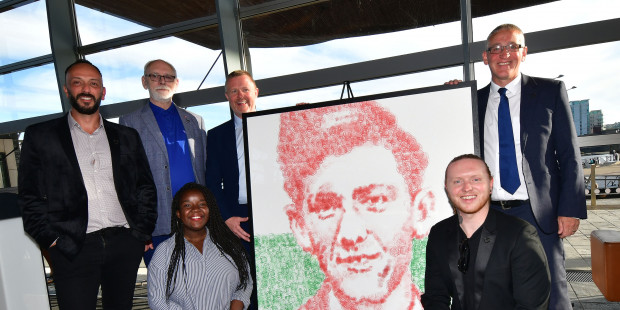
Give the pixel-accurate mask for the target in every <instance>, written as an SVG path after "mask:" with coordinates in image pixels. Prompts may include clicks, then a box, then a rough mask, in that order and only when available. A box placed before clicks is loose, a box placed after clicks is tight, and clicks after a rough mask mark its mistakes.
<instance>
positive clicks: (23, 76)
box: [0, 64, 62, 123]
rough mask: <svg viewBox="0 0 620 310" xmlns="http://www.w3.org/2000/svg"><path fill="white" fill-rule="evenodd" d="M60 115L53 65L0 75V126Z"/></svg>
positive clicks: (60, 107)
mask: <svg viewBox="0 0 620 310" xmlns="http://www.w3.org/2000/svg"><path fill="white" fill-rule="evenodd" d="M57 112H62V106H61V104H60V96H59V93H58V86H57V84H56V73H55V71H54V65H52V64H49V65H45V66H40V67H35V68H31V69H26V70H21V71H16V72H12V73H9V74H3V75H0V123H1V122H8V121H14V120H18V119H23V118H29V117H35V116H41V115H46V114H51V113H57Z"/></svg>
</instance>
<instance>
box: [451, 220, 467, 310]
mask: <svg viewBox="0 0 620 310" xmlns="http://www.w3.org/2000/svg"><path fill="white" fill-rule="evenodd" d="M452 218H453V220H452V222H453V225H450V227H452V228H451V229H450V230H449V231H446V234H447V236H448V237H447V244H448V246H447V248H448V249H449V250H448V262H450V263H449V264H448V265H449V266H450V273H451V274H452V278H453V279H454V285H455V286H456V293H457V296H458V302H459V303H460V308H461V309H465V304H463V301H465V286H464V282H463V273H462V272H461V271H459V269H458V267H457V262H458V261H459V231H458V225H459V224H458V218H457V216H456V215H455V216H453V217H452ZM453 302H454V301H453Z"/></svg>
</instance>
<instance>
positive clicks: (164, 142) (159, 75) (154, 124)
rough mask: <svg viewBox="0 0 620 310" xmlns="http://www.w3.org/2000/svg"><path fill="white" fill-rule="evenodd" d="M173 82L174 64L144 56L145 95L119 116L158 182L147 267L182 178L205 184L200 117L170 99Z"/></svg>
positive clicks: (166, 227)
mask: <svg viewBox="0 0 620 310" xmlns="http://www.w3.org/2000/svg"><path fill="white" fill-rule="evenodd" d="M178 86H179V79H178V78H177V71H176V69H175V68H174V66H172V65H171V64H170V63H168V62H166V61H163V60H161V59H157V60H151V61H149V62H147V63H146V65H144V75H143V76H142V87H144V89H146V90H148V91H149V100H148V101H147V102H145V103H144V106H142V107H141V108H140V109H138V110H136V111H135V112H132V113H130V114H127V115H123V116H121V118H120V119H119V123H120V124H121V125H125V126H129V127H132V128H135V129H136V130H137V131H138V133H139V134H140V139H141V140H142V144H143V145H144V149H145V150H146V155H147V157H148V159H149V165H150V166H151V172H152V173H153V179H154V180H155V186H156V187H157V214H158V216H157V224H156V225H155V230H154V231H153V235H152V239H151V242H149V243H148V244H147V248H148V250H147V251H146V252H144V263H145V264H146V266H147V267H148V265H149V263H150V261H151V257H153V253H154V252H155V248H156V247H157V245H159V244H160V243H161V242H163V241H164V240H166V239H168V237H169V236H170V219H171V214H170V206H171V204H172V197H173V196H174V194H176V192H177V191H178V190H179V189H180V188H181V187H182V186H183V185H185V184H186V183H190V182H195V183H198V184H202V185H204V184H205V161H206V140H207V134H206V132H205V130H204V121H203V120H202V117H200V116H199V115H197V114H194V113H192V112H189V111H187V110H185V109H181V108H179V107H178V106H177V105H176V104H175V103H174V102H173V101H172V95H174V93H175V92H176V90H177V87H178Z"/></svg>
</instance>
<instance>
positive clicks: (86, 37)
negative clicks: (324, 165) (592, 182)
mask: <svg viewBox="0 0 620 310" xmlns="http://www.w3.org/2000/svg"><path fill="white" fill-rule="evenodd" d="M76 16H77V20H78V28H79V32H80V38H81V40H82V43H83V44H85V45H86V44H90V43H94V42H99V41H102V40H106V39H111V38H114V37H119V36H123V35H127V34H132V33H137V32H140V31H144V30H147V28H145V27H142V26H139V25H136V24H133V23H131V22H128V21H126V20H122V19H119V18H116V17H113V16H110V15H107V14H103V13H101V12H97V11H93V10H90V9H87V8H85V7H81V6H79V5H76ZM0 17H1V18H0V29H10V31H3V32H2V34H1V35H0V65H6V64H10V63H13V62H16V61H21V60H25V59H29V58H32V57H37V56H41V55H46V54H49V53H50V48H49V39H48V30H47V17H46V14H45V2H44V1H37V2H34V3H31V4H28V5H24V6H22V7H19V8H17V9H14V10H11V11H8V12H3V13H2V14H0ZM618 17H620V1H617V0H563V1H556V2H553V3H550V4H545V5H540V6H536V7H531V8H526V9H521V10H515V11H510V12H505V13H501V14H496V15H491V16H487V17H482V18H476V19H474V20H473V34H474V41H479V40H484V39H486V35H487V34H488V32H490V31H491V30H492V29H493V28H494V27H495V26H497V25H499V24H501V23H515V24H517V25H519V26H520V27H521V28H522V29H523V31H524V32H525V33H526V44H527V33H528V32H534V31H540V30H544V29H550V28H557V27H564V26H568V25H575V24H581V23H587V22H593V21H599V20H606V19H613V18H618ZM460 41H461V38H460V25H459V23H457V22H454V23H447V24H441V25H436V26H431V27H424V28H418V29H413V30H407V31H399V32H393V33H388V34H382V35H374V36H365V37H356V38H348V39H340V40H333V41H329V42H325V43H321V44H316V45H311V46H303V47H291V48H261V49H256V48H253V49H250V54H251V57H252V66H253V68H252V71H253V73H254V76H255V78H256V79H257V80H260V79H262V78H267V77H273V76H279V75H284V74H291V73H297V72H304V71H310V70H316V69H321V68H328V67H333V66H339V65H344V64H350V63H356V62H360V61H367V60H372V59H378V58H384V57H390V56H396V55H402V54H408V53H414V52H419V51H424V50H429V49H436V48H441V47H447V46H452V45H458V44H460ZM218 54H219V51H213V50H209V49H206V48H204V47H201V46H198V45H196V44H193V43H189V42H186V41H183V40H181V39H177V38H165V39H160V40H155V41H151V42H147V43H142V44H137V45H133V46H129V47H122V48H118V49H114V50H109V51H104V52H100V53H97V54H93V55H87V56H86V58H87V59H88V60H90V61H92V62H93V63H95V64H96V65H97V66H98V67H99V68H100V69H101V71H102V73H103V76H104V84H105V86H106V88H107V95H106V98H105V100H104V101H103V102H102V104H111V103H117V102H123V101H128V100H135V99H141V98H146V97H147V96H148V93H147V91H146V90H144V89H143V88H142V86H141V84H140V76H141V75H142V70H143V65H144V63H145V62H146V61H148V60H151V59H156V58H162V59H165V60H167V61H169V62H171V63H172V64H174V65H175V67H176V69H177V72H178V76H179V79H180V85H179V92H183V91H192V90H196V89H197V88H198V85H199V84H200V81H201V80H202V79H203V78H204V76H205V74H206V73H207V71H208V70H209V68H210V67H211V65H212V64H213V62H214V61H215V60H216V58H217V56H218ZM619 68H620V42H612V43H605V44H599V45H594V46H588V47H581V48H573V49H567V50H562V51H561V52H547V53H538V54H530V55H528V56H527V58H526V61H525V62H524V63H523V65H522V66H521V71H522V72H523V73H525V74H529V75H533V76H540V77H548V78H554V77H557V76H558V75H563V77H562V78H561V80H563V81H564V82H565V83H566V86H567V88H571V87H573V86H575V87H576V88H574V89H571V90H569V92H568V94H569V99H570V100H582V99H589V100H590V110H591V111H592V110H597V109H601V110H602V111H603V114H604V123H606V124H609V123H614V122H620V107H618V105H617V104H616V100H615V98H614V97H615V96H614V95H612V93H613V90H614V89H615V88H617V82H616V80H615V79H614V78H613V77H614V76H615V73H616V72H617V71H618V69H619ZM475 69H476V79H477V80H478V87H479V88H480V87H482V86H484V85H486V84H487V83H488V82H489V80H490V73H489V71H488V68H486V67H485V66H484V65H483V64H481V63H477V64H476V65H475ZM223 71H224V70H223V65H222V60H221V58H220V59H219V60H218V61H217V63H216V65H215V67H214V68H213V70H212V72H211V74H210V75H209V77H208V78H207V79H206V81H205V83H204V84H203V85H202V86H201V89H204V88H209V87H215V86H221V85H223V83H224V73H223ZM453 78H462V68H461V67H455V68H448V69H441V70H434V71H430V72H424V73H418V74H412V75H406V76H400V77H393V78H386V79H380V80H374V81H366V82H359V83H353V84H351V88H352V90H353V93H354V95H355V96H356V97H360V96H363V95H371V94H378V93H384V92H390V91H397V90H405V89H413V88H419V87H426V86H433V85H439V84H443V82H445V81H447V80H450V79H453ZM258 87H259V88H260V83H259V85H258ZM341 90H342V87H341V86H332V87H327V88H323V89H316V90H309V91H302V92H296V93H289V94H284V95H276V96H269V97H261V98H259V101H258V105H257V106H258V109H269V108H275V107H281V106H288V105H293V104H295V103H298V102H321V101H327V100H335V99H338V98H339V97H340V92H341ZM220 99H221V101H222V103H220V104H215V105H208V106H199V107H192V108H190V110H192V111H193V112H196V113H199V114H200V115H202V116H203V117H204V118H205V122H206V123H207V127H212V126H215V125H217V124H219V123H221V122H224V121H226V120H227V119H228V118H229V112H228V108H227V105H226V103H225V102H224V100H225V98H224V96H223V94H222V96H221V98H220ZM60 109H61V108H60V100H59V89H58V87H57V85H56V81H55V74H54V68H53V65H51V64H50V65H45V66H41V67H37V68H32V69H27V70H22V71H18V72H14V73H10V74H6V75H0V122H5V121H10V120H15V119H19V118H26V117H32V116H37V115H44V114H49V113H55V112H60V111H61V110H60Z"/></svg>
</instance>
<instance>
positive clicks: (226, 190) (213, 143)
mask: <svg viewBox="0 0 620 310" xmlns="http://www.w3.org/2000/svg"><path fill="white" fill-rule="evenodd" d="M236 141H237V140H236V136H235V124H234V122H233V120H232V119H231V120H229V121H227V122H225V123H223V124H221V125H219V126H217V127H215V128H213V129H211V130H209V131H208V132H207V165H206V178H205V182H206V185H207V187H208V188H209V189H210V190H211V191H212V192H213V194H214V195H215V199H216V200H217V205H218V207H219V208H220V212H221V213H222V218H223V219H224V221H226V220H227V219H229V218H231V217H233V216H239V217H247V216H248V208H247V207H241V206H240V205H239V164H238V161H237V144H236ZM246 223H247V222H245V223H242V225H241V226H242V227H243V228H244V229H246V227H244V226H245V225H244V224H246ZM247 232H248V233H252V232H251V231H247Z"/></svg>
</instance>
